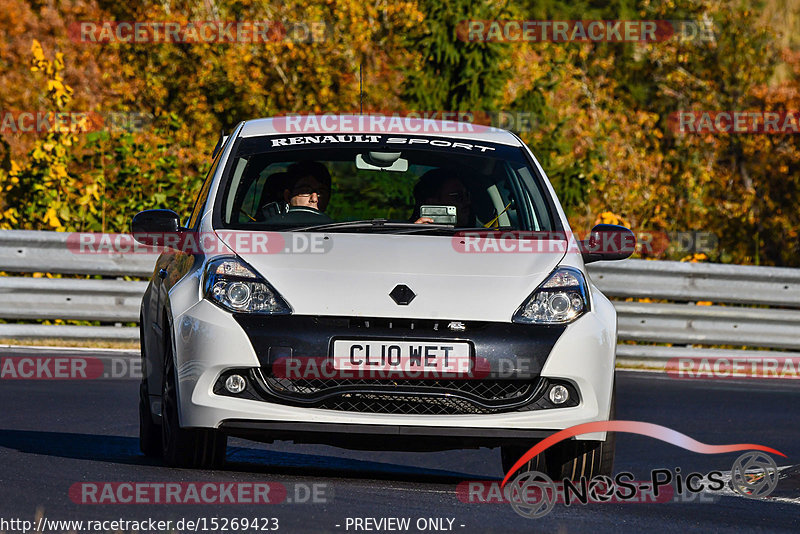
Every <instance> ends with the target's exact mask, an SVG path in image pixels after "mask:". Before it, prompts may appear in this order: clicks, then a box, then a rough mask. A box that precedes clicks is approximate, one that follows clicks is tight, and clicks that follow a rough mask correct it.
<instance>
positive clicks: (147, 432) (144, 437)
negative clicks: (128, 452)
mask: <svg viewBox="0 0 800 534" xmlns="http://www.w3.org/2000/svg"><path fill="white" fill-rule="evenodd" d="M139 450H141V451H142V454H144V455H145V456H147V457H148V458H161V454H162V450H161V426H159V425H157V424H155V423H154V422H153V414H152V412H151V411H150V398H149V396H148V393H147V383H146V382H145V381H144V379H142V384H141V386H139Z"/></svg>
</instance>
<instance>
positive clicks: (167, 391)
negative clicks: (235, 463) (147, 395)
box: [161, 340, 228, 469]
mask: <svg viewBox="0 0 800 534" xmlns="http://www.w3.org/2000/svg"><path fill="white" fill-rule="evenodd" d="M166 350H167V358H166V361H165V362H164V380H163V381H162V383H163V386H162V388H163V390H162V395H161V438H162V439H161V442H162V443H161V445H162V454H163V456H164V463H166V464H167V465H168V466H169V467H188V468H196V469H213V468H217V467H221V466H222V465H223V464H224V463H225V450H226V447H227V442H228V437H227V436H226V435H225V434H223V433H222V432H219V431H218V430H214V429H209V428H181V426H180V420H179V417H178V390H177V384H178V382H177V378H176V373H175V360H174V358H173V356H172V350H171V345H170V344H169V340H168V341H167V349H166Z"/></svg>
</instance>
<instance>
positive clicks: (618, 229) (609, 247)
mask: <svg viewBox="0 0 800 534" xmlns="http://www.w3.org/2000/svg"><path fill="white" fill-rule="evenodd" d="M580 247H581V255H582V256H583V263H592V262H595V261H612V260H624V259H625V258H629V257H630V255H631V254H633V252H634V251H635V250H636V236H635V235H634V234H633V232H631V231H630V230H628V229H627V228H625V227H624V226H617V225H616V224H598V225H597V226H595V227H594V228H592V231H591V233H590V234H589V237H588V238H586V239H584V240H583V241H581V242H580Z"/></svg>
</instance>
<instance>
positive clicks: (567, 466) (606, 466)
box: [546, 382, 617, 480]
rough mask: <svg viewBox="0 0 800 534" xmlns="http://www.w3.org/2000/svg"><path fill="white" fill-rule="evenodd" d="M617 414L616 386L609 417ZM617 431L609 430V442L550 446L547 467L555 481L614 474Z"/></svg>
mask: <svg viewBox="0 0 800 534" xmlns="http://www.w3.org/2000/svg"><path fill="white" fill-rule="evenodd" d="M616 416H617V386H616V382H615V383H614V385H613V386H612V392H611V410H610V412H609V415H608V418H609V420H613V419H615V418H616ZM615 447H616V433H615V432H608V433H607V434H606V440H605V441H579V440H570V441H562V442H561V443H558V444H556V445H553V446H552V447H550V448H549V449H547V451H546V453H547V467H548V471H549V475H550V478H552V479H553V480H563V479H565V478H566V479H569V480H580V478H581V477H586V479H587V480H588V479H591V478H594V477H596V476H598V475H605V476H609V477H610V476H613V474H614V473H613V471H614V449H615Z"/></svg>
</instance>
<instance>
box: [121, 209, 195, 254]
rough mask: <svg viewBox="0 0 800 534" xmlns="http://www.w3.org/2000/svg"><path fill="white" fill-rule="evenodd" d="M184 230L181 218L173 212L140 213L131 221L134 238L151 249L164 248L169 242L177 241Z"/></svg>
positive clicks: (153, 211)
mask: <svg viewBox="0 0 800 534" xmlns="http://www.w3.org/2000/svg"><path fill="white" fill-rule="evenodd" d="M182 230H183V228H181V222H180V217H178V214H177V213H175V212H174V211H172V210H145V211H140V212H139V213H137V214H136V215H134V216H133V220H131V234H133V238H134V239H135V240H136V241H138V242H139V243H142V244H143V245H148V246H151V247H158V246H162V245H164V244H165V241H167V240H169V241H175V240H176V237H177V235H178V233H179V232H181V231H182ZM170 236H171V237H170Z"/></svg>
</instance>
